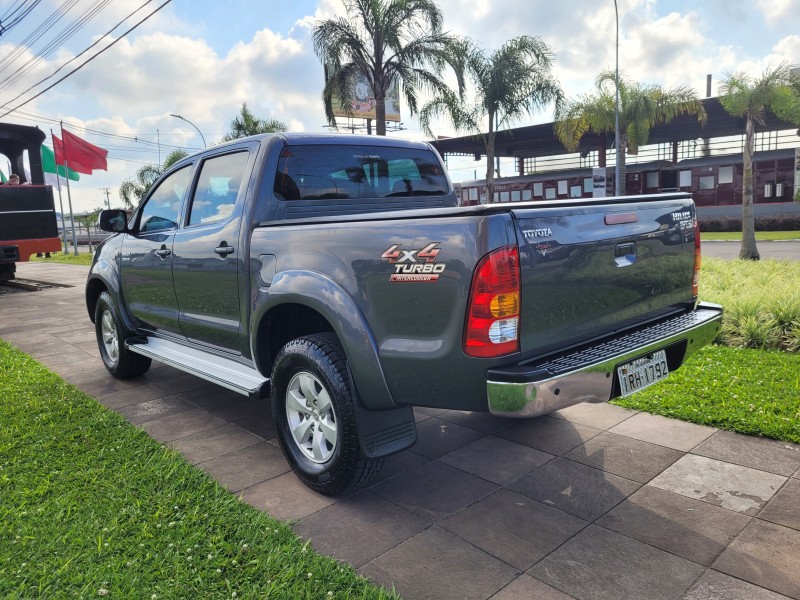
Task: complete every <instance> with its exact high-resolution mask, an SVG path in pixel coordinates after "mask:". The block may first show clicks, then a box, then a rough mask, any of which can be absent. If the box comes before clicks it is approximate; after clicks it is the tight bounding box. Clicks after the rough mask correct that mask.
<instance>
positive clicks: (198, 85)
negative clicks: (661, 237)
mask: <svg viewBox="0 0 800 600" xmlns="http://www.w3.org/2000/svg"><path fill="white" fill-rule="evenodd" d="M25 1H28V2H29V1H30V0H0V17H2V16H3V15H5V14H6V13H7V12H8V11H9V10H11V9H12V8H13V7H15V6H18V5H19V4H20V3H22V2H25ZM96 2H97V0H78V1H77V4H76V6H75V8H74V9H73V10H72V11H71V13H70V14H69V15H67V17H65V18H64V19H63V20H62V22H61V24H60V25H59V26H57V27H54V28H53V30H52V31H51V34H50V38H52V37H53V34H54V33H55V32H56V31H57V30H59V28H63V26H65V24H66V23H67V22H68V21H69V19H70V18H75V17H76V16H77V15H78V14H80V13H81V12H83V11H85V10H87V9H88V8H89V7H90V6H92V5H93V4H95V3H96ZM63 3H64V2H63V0H41V2H40V3H39V4H38V5H37V6H36V7H35V9H34V10H33V11H32V12H31V13H30V14H29V15H28V17H26V18H25V20H24V21H23V22H21V23H20V24H19V25H18V26H16V27H15V28H13V29H11V30H9V31H7V32H6V33H5V34H4V35H3V36H2V37H0V69H2V68H3V62H2V61H3V57H7V56H8V55H9V53H10V52H11V51H12V50H13V49H14V48H15V47H17V45H19V44H21V43H22V42H23V41H24V40H25V38H26V37H27V36H28V35H29V34H30V33H31V31H33V30H34V29H35V28H36V27H37V26H39V25H40V24H41V23H42V22H43V21H44V20H45V19H46V18H47V17H48V16H49V15H51V14H52V13H53V11H54V10H55V9H56V7H57V6H60V5H62V4H63ZM142 3H143V0H114V1H113V2H111V3H109V5H108V6H107V7H106V8H105V9H103V10H102V11H101V12H100V13H98V15H97V16H96V17H95V18H94V19H92V20H91V21H89V22H88V23H87V24H86V26H85V27H84V28H83V29H82V30H81V31H80V33H78V34H77V35H75V36H74V37H73V38H72V39H70V40H68V41H66V42H64V43H61V44H57V45H56V47H54V50H53V52H52V54H50V55H48V56H47V57H46V59H45V60H43V61H42V62H40V63H39V64H38V65H37V66H36V67H35V68H34V69H32V70H31V71H30V72H29V73H27V74H26V75H25V76H24V77H22V78H20V79H19V80H18V81H16V82H14V83H13V84H10V83H9V82H8V81H6V82H5V83H4V82H3V80H4V79H5V78H6V77H7V76H8V74H9V73H11V72H13V69H16V68H17V67H18V65H19V64H22V63H18V64H15V65H12V66H13V69H12V70H8V69H7V70H6V71H2V70H0V106H2V105H3V104H5V103H6V102H8V101H9V100H10V99H12V98H13V97H15V96H17V94H19V93H20V92H22V91H23V90H25V89H26V88H28V87H29V86H31V85H34V84H36V83H37V82H38V81H40V80H41V79H42V78H43V77H45V76H47V75H49V74H51V73H52V72H53V71H55V70H56V69H57V68H58V67H60V66H61V65H63V64H64V63H65V62H66V61H67V60H69V59H70V58H72V57H74V55H75V54H77V53H78V52H80V51H81V50H83V49H84V48H86V46H88V44H89V43H91V41H92V40H93V39H96V37H98V36H100V35H102V34H103V33H105V31H106V30H108V29H109V28H110V27H111V26H112V25H113V24H115V23H116V22H118V21H119V20H120V19H121V18H122V17H123V16H125V15H127V14H128V13H130V12H131V11H133V10H134V9H136V8H138V7H139V6H140V5H141V4H142ZM160 3H161V2H160V1H155V2H152V3H151V4H153V5H154V6H157V5H159V4H160ZM618 3H619V10H620V69H621V71H622V72H623V73H624V74H625V75H627V76H628V77H630V78H632V79H634V80H637V81H642V82H645V83H657V84H663V85H668V86H672V85H684V84H685V85H690V86H691V87H693V88H694V89H695V90H697V92H698V94H700V95H705V79H706V74H707V73H711V74H712V77H713V89H714V94H716V88H717V85H718V83H719V80H720V78H721V77H722V76H723V75H724V74H725V73H726V72H729V71H738V70H744V71H747V72H750V73H754V74H757V73H760V72H761V71H762V70H763V69H765V68H766V67H767V66H770V65H772V66H774V65H776V64H777V63H778V62H780V61H789V62H793V63H800V0H750V1H747V2H745V1H744V0H702V1H697V0H694V1H687V0H670V1H665V0H618ZM438 4H439V6H440V7H441V8H442V11H443V13H444V22H445V28H446V29H448V30H450V31H452V32H454V33H458V34H462V35H469V36H470V37H472V38H473V39H475V40H476V41H478V42H479V43H480V44H481V45H483V46H484V47H485V48H487V49H489V50H491V49H495V48H497V47H499V46H500V45H501V44H502V43H503V42H505V41H507V40H509V39H511V38H513V37H515V36H518V35H538V36H541V37H542V38H543V39H544V41H546V42H547V43H548V44H549V45H550V46H551V48H552V49H553V51H554V52H555V54H556V62H555V73H556V75H557V77H558V78H559V80H560V81H561V84H562V86H563V87H564V89H565V91H566V92H567V94H568V95H570V96H576V95H578V94H582V93H587V92H589V91H590V90H591V88H592V84H593V81H594V78H595V77H596V75H597V73H598V72H600V71H601V70H604V69H609V68H613V65H614V33H615V31H614V28H615V21H614V2H613V0H569V1H567V2H559V3H555V2H552V1H551V0H440V1H439V2H438ZM342 6H343V5H342V2H341V0H318V1H312V0H295V1H293V2H285V1H276V0H226V1H225V2H220V1H214V0H191V1H190V0H172V2H171V3H169V4H168V5H167V6H166V7H165V8H164V9H163V10H162V11H160V12H159V13H158V14H157V15H155V16H154V17H152V18H151V19H150V20H148V21H147V22H146V23H145V24H144V25H142V26H141V27H140V28H139V29H137V30H136V31H135V32H133V33H132V34H130V35H129V36H128V37H126V38H125V39H123V40H121V41H120V42H119V43H118V44H116V45H115V46H114V47H113V48H111V49H110V50H108V51H107V52H105V53H104V54H103V55H101V56H99V57H98V58H97V59H95V60H94V61H92V62H91V63H89V64H88V65H86V66H85V67H84V68H83V69H82V70H81V71H79V72H78V73H76V74H75V75H73V76H71V77H70V78H69V79H67V80H65V81H64V82H63V83H61V84H59V85H58V86H57V87H55V88H54V89H52V90H51V91H49V92H47V93H45V94H44V95H43V96H41V97H40V98H38V99H36V100H33V101H31V102H30V103H29V104H27V105H25V106H24V107H23V108H22V109H21V110H20V111H17V112H14V113H11V114H10V115H7V116H5V117H0V118H2V119H3V120H11V121H16V122H20V123H25V124H36V125H38V126H39V127H41V128H42V129H43V130H45V131H47V130H49V129H50V127H54V126H56V124H57V122H58V121H59V120H60V119H63V120H64V121H65V123H67V124H68V128H70V130H71V131H73V132H74V133H77V134H78V135H83V136H84V137H86V139H88V140H89V141H91V142H92V143H94V144H97V145H99V146H102V147H105V148H107V149H108V150H109V152H110V154H109V171H108V172H107V173H103V172H100V173H96V174H95V175H93V176H91V177H86V178H84V179H82V180H81V182H79V183H78V184H76V185H75V186H74V190H73V191H74V198H73V199H74V200H75V203H76V205H77V206H78V208H80V209H91V208H94V207H96V206H99V205H100V203H101V201H102V200H103V199H104V197H105V196H104V195H103V194H102V192H101V188H104V187H108V188H111V198H112V205H113V204H114V203H115V202H116V203H118V202H119V201H118V200H117V198H118V195H117V189H118V187H119V184H120V183H121V182H122V181H123V180H124V179H125V178H128V177H132V176H133V174H134V173H135V171H136V169H137V168H139V167H141V166H142V165H144V164H147V163H158V162H159V160H162V159H163V157H164V156H165V155H166V153H167V152H168V151H169V150H170V149H172V148H174V147H182V148H186V149H188V150H194V149H197V148H200V147H201V146H202V143H201V140H200V137H199V136H198V135H197V134H196V132H195V130H194V129H193V128H192V127H191V126H189V125H187V124H186V123H184V122H181V121H180V120H178V119H175V118H173V117H171V116H170V114H172V113H177V114H181V115H183V116H184V117H186V118H187V119H190V120H191V121H192V122H193V123H194V124H195V125H197V127H198V128H199V129H200V130H201V131H202V132H203V135H204V136H205V138H206V140H208V142H209V143H213V142H215V141H217V140H219V139H220V138H221V137H222V136H223V135H224V134H225V132H226V131H227V130H228V126H229V123H230V120H231V119H232V118H233V117H234V116H235V114H236V112H237V111H238V108H239V106H240V105H241V103H242V102H245V101H246V102H247V103H248V106H249V107H250V108H251V109H252V110H253V112H254V113H255V114H257V115H258V116H261V117H272V118H277V119H280V120H282V121H284V122H286V123H287V124H288V125H289V127H290V128H291V129H293V130H303V131H319V130H321V128H322V125H324V123H325V120H324V114H323V110H322V105H321V102H320V93H321V86H322V68H321V66H320V64H319V61H318V60H317V58H316V56H315V55H314V52H313V46H312V39H311V32H312V29H313V25H314V23H315V22H317V21H318V20H319V19H322V18H328V17H331V16H334V15H335V14H337V13H339V14H341V13H342V12H343V8H342ZM140 14H142V13H140ZM125 28H127V27H125ZM45 41H48V40H47V39H46V38H42V40H40V42H39V43H38V45H37V44H33V45H32V47H30V48H27V49H26V48H22V50H27V51H29V52H37V51H39V50H41V48H42V47H43V45H44V43H45ZM30 56H31V55H30V54H27V55H24V56H22V57H21V58H20V59H19V60H20V61H23V62H24V61H25V60H27V59H28V58H30ZM66 70H67V69H65V70H64V71H66ZM64 71H62V73H63V72H64ZM39 89H41V86H39V87H36V88H35V90H39ZM28 97H30V94H28V95H27V96H26V95H23V98H22V99H23V100H24V99H26V98H28ZM12 106H15V104H14V103H12V104H11V105H9V107H8V108H10V107H12ZM402 111H403V116H402V119H403V121H404V123H405V127H406V130H405V131H401V132H398V133H393V134H392V135H394V136H406V137H413V138H416V139H420V138H424V135H423V133H422V132H421V131H420V128H419V124H418V122H417V120H416V118H414V117H412V116H410V115H408V114H407V110H406V108H405V107H402ZM2 112H5V110H2V111H0V114H2ZM549 120H552V115H551V114H549V113H548V112H547V111H545V112H542V113H537V114H534V115H532V116H531V117H530V118H528V119H526V120H525V121H524V122H521V123H520V125H526V124H531V123H538V122H545V121H549ZM434 132H435V133H436V134H437V135H455V132H454V131H452V130H451V129H450V128H449V127H448V126H447V124H445V123H441V124H439V125H437V126H436V127H435V128H434ZM159 150H160V152H159ZM0 168H2V163H0ZM473 168H474V165H471V166H470V167H469V169H468V172H467V170H459V169H458V168H456V167H455V166H452V165H451V177H452V178H453V179H454V180H455V181H458V180H460V179H463V178H472V175H473V172H472V169H473Z"/></svg>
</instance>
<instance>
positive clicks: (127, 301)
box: [86, 134, 722, 495]
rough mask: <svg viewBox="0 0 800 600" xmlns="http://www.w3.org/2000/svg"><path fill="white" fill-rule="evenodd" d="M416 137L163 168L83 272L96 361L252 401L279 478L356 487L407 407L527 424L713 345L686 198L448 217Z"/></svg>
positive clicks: (299, 147) (105, 224)
mask: <svg viewBox="0 0 800 600" xmlns="http://www.w3.org/2000/svg"><path fill="white" fill-rule="evenodd" d="M456 204H457V202H456V196H455V193H454V191H453V186H452V183H451V182H450V180H449V178H448V175H447V173H446V170H445V167H444V165H443V163H442V160H441V158H440V157H439V155H438V154H437V152H436V151H435V150H434V149H433V148H432V147H431V146H430V145H429V144H426V143H422V142H411V141H405V140H396V139H389V138H377V137H370V136H350V135H338V134H330V135H310V134H277V135H261V136H255V137H250V138H244V139H241V140H236V141H234V142H230V143H226V144H221V145H218V146H215V147H213V148H210V149H208V150H206V151H204V152H201V153H198V154H195V155H193V156H190V157H187V158H185V159H183V160H182V161H180V162H179V163H177V164H175V165H174V166H173V167H172V168H171V169H169V171H167V172H166V173H165V174H164V175H163V176H162V177H161V178H160V179H159V180H158V181H157V182H156V184H155V185H154V186H153V188H152V189H151V191H150V192H149V194H148V196H147V197H146V198H145V199H144V200H143V202H142V203H141V205H140V206H139V207H138V209H137V210H136V211H135V212H134V213H133V215H132V216H129V215H127V214H126V213H125V212H124V211H121V210H106V211H103V213H101V216H100V223H101V227H102V228H104V229H105V230H106V231H110V232H113V233H115V234H116V235H113V236H111V237H110V238H108V239H107V240H106V241H105V242H103V243H102V244H101V245H100V246H99V247H98V249H97V251H96V253H95V255H94V261H93V264H92V267H91V271H90V273H89V277H88V281H87V284H86V305H87V309H88V312H89V316H90V318H91V319H92V321H93V322H94V323H95V326H96V332H97V340H98V345H99V348H100V353H101V355H102V359H103V362H104V363H105V366H106V368H107V369H108V371H109V372H110V373H111V375H113V376H114V377H118V378H129V377H137V376H140V375H142V374H143V373H144V372H145V371H147V369H148V368H149V366H150V364H151V360H153V359H154V360H157V361H160V362H163V363H167V364H169V365H172V366H174V367H177V368H178V369H182V370H183V371H186V372H189V373H193V374H195V375H197V376H198V377H202V378H205V379H207V380H210V381H212V382H214V383H217V384H219V385H220V386H223V387H226V388H229V389H231V390H235V391H236V392H239V393H241V394H245V395H247V396H250V397H251V398H253V399H254V400H255V401H265V399H266V398H269V399H270V400H269V402H270V404H271V412H272V418H273V419H274V423H275V429H276V431H277V435H278V438H279V441H280V444H281V447H282V449H283V452H284V454H285V456H286V458H287V460H288V462H289V464H290V465H291V467H292V469H293V470H294V472H295V474H296V475H297V476H298V477H299V478H300V479H301V480H302V481H303V482H304V483H305V484H306V485H308V486H309V487H311V488H312V489H314V490H317V491H319V492H321V493H323V494H330V495H332V494H337V493H339V492H341V491H343V490H345V489H348V488H351V487H354V486H358V485H365V484H367V483H369V482H370V481H372V479H373V478H374V477H375V475H376V474H377V473H378V471H379V470H380V467H381V465H382V464H383V461H384V458H385V457H387V456H389V455H391V454H393V453H396V452H399V451H401V450H404V449H406V448H408V447H410V446H411V445H412V444H413V443H414V442H415V441H416V428H415V423H414V414H413V407H415V406H420V407H422V406H425V407H435V408H442V409H457V410H462V411H490V412H491V413H493V414H495V415H500V416H505V417H535V416H537V415H543V414H546V413H549V412H552V411H555V410H558V409H560V408H563V407H566V406H570V405H572V404H576V403H578V402H606V401H608V400H609V399H611V398H614V397H617V396H621V395H628V394H632V393H634V392H636V391H638V390H640V389H642V388H644V387H646V386H648V385H650V384H653V383H656V382H658V381H660V380H662V379H664V378H665V377H667V376H668V374H669V373H670V372H672V371H674V370H675V369H677V368H678V367H680V366H681V364H682V363H683V362H684V360H685V359H686V357H687V356H689V355H690V354H692V353H693V352H694V351H696V350H697V349H698V348H700V347H701V346H703V345H705V344H708V343H709V342H711V341H712V340H713V339H714V338H715V336H716V334H717V331H718V329H719V326H720V321H721V317H722V309H721V307H719V306H717V305H712V304H704V303H700V302H698V293H697V278H698V271H699V268H700V238H699V234H698V228H697V220H696V218H695V209H694V204H693V202H692V199H691V198H690V197H689V196H688V195H686V194H680V193H675V194H661V195H658V196H650V197H642V196H637V197H633V198H626V197H621V198H603V199H580V200H576V201H565V200H559V201H551V202H535V203H513V204H511V203H505V204H490V205H482V206H470V207H458V206H457V205H456Z"/></svg>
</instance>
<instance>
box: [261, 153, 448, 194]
mask: <svg viewBox="0 0 800 600" xmlns="http://www.w3.org/2000/svg"><path fill="white" fill-rule="evenodd" d="M447 193H448V185H447V177H446V176H445V173H444V170H443V169H442V166H441V164H440V162H439V160H438V158H437V157H436V155H435V154H434V153H433V152H430V151H427V150H415V149H409V148H386V147H375V146H332V145H327V146H326V145H320V146H313V145H309V146H287V147H286V148H284V149H283V151H282V152H281V156H280V160H279V162H278V173H277V176H276V178H275V194H276V195H278V196H279V197H280V198H283V199H284V200H323V199H353V198H370V199H375V198H395V197H400V196H445V195H446V194H447Z"/></svg>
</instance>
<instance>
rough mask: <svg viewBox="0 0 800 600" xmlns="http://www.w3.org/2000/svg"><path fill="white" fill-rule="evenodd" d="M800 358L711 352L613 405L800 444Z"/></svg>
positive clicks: (766, 353) (758, 352)
mask: <svg viewBox="0 0 800 600" xmlns="http://www.w3.org/2000/svg"><path fill="white" fill-rule="evenodd" d="M798 390H800V354H796V353H788V352H779V351H774V350H772V351H767V350H752V349H749V348H729V347H725V346H709V347H707V348H703V349H701V350H700V351H698V352H697V353H696V354H694V355H693V356H692V357H691V358H690V359H689V360H688V361H687V362H686V364H684V365H683V366H682V367H681V368H680V369H679V370H677V371H675V372H674V373H671V374H670V376H669V377H668V378H667V379H666V380H664V381H662V382H661V383H659V384H657V385H655V386H652V387H650V388H648V389H646V390H642V391H641V392H637V393H636V394H633V395H632V396H629V397H627V398H620V399H617V400H615V401H614V403H615V404H618V405H620V406H624V407H626V408H632V409H635V410H643V411H647V412H650V413H654V414H658V415H665V416H667V417H674V418H676V419H683V420H684V421H691V422H693V423H700V424H701V425H711V426H713V427H719V428H720V429H729V430H731V431H738V432H740V433H747V434H751V435H759V436H764V437H770V438H774V439H777V440H784V441H787V442H794V443H795V444H800V393H798Z"/></svg>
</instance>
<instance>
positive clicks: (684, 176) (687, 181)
mask: <svg viewBox="0 0 800 600" xmlns="http://www.w3.org/2000/svg"><path fill="white" fill-rule="evenodd" d="M678 187H692V170H691V169H686V170H685V171H681V172H680V173H679V174H678Z"/></svg>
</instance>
